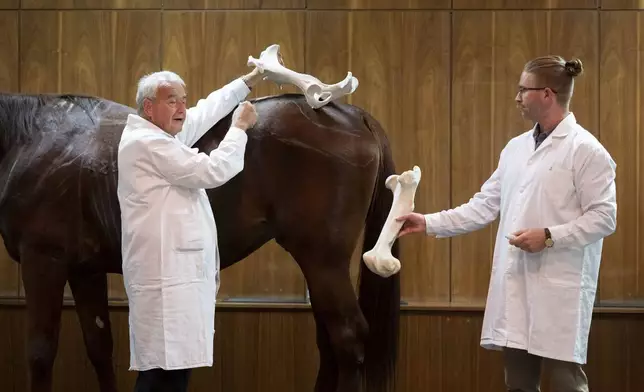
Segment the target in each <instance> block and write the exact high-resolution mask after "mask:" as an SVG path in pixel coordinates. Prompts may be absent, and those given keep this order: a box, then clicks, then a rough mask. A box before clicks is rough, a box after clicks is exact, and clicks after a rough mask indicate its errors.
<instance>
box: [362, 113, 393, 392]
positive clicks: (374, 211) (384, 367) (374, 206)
mask: <svg viewBox="0 0 644 392" xmlns="http://www.w3.org/2000/svg"><path fill="white" fill-rule="evenodd" d="M363 118H364V122H365V125H366V126H367V127H368V128H369V129H370V130H371V131H372V133H373V135H374V137H375V138H376V139H377V140H378V143H379V145H380V163H379V167H378V173H377V176H376V183H375V185H374V191H373V195H372V199H371V204H370V206H369V211H368V213H367V217H366V220H365V229H364V242H363V251H362V254H364V253H365V252H366V251H368V250H370V249H372V248H373V247H374V246H375V244H376V242H377V241H378V237H379V236H380V232H381V231H382V228H383V226H384V224H385V221H386V220H387V216H388V215H389V211H390V210H391V205H392V203H393V193H392V192H391V191H390V190H389V189H387V188H386V187H385V180H386V179H387V177H388V176H390V175H391V174H395V165H394V161H393V157H392V152H391V149H390V146H389V141H388V139H387V136H386V134H385V131H384V129H383V128H382V126H381V125H380V124H379V123H378V121H376V120H375V119H374V118H373V117H371V116H370V115H369V114H367V113H364V112H363ZM391 253H392V255H393V256H394V257H396V258H398V254H399V246H398V240H396V241H395V242H394V244H393V246H392V249H391ZM358 282H359V289H358V292H359V304H360V308H361V310H362V313H363V315H364V317H365V319H366V321H367V324H368V331H369V332H368V335H367V338H366V341H365V347H364V349H365V357H364V373H363V388H364V390H365V391H368V392H386V391H393V390H394V389H395V371H396V360H397V354H398V328H399V312H400V275H399V274H395V275H392V276H390V277H389V278H383V277H381V276H378V275H376V274H374V273H373V272H371V270H369V269H368V268H367V267H366V265H365V263H364V261H362V258H361V259H360V273H359V280H358Z"/></svg>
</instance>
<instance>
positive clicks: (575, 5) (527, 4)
mask: <svg viewBox="0 0 644 392" xmlns="http://www.w3.org/2000/svg"><path fill="white" fill-rule="evenodd" d="M597 1H599V0H485V1H481V0H453V3H452V7H453V8H454V9H499V10H503V9H524V10H525V9H553V8H554V9H562V8H563V9H583V8H591V9H592V8H597Z"/></svg>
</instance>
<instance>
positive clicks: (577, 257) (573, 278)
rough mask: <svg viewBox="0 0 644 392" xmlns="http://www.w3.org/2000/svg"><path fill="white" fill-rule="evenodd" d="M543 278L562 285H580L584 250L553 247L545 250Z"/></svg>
mask: <svg viewBox="0 0 644 392" xmlns="http://www.w3.org/2000/svg"><path fill="white" fill-rule="evenodd" d="M544 252H545V253H546V254H545V257H544V258H543V260H544V265H543V267H542V270H543V280H544V281H545V282H547V283H548V284H554V285H557V286H561V287H579V286H580V284H581V275H582V266H583V250H579V249H575V248H559V249H555V248H551V249H546V250H544Z"/></svg>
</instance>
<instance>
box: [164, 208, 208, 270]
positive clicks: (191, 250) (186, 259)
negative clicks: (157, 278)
mask: <svg viewBox="0 0 644 392" xmlns="http://www.w3.org/2000/svg"><path fill="white" fill-rule="evenodd" d="M172 218H173V219H172V225H173V227H171V228H170V230H172V234H171V237H170V238H172V240H171V243H172V249H173V260H174V268H172V269H173V271H174V276H175V277H176V278H177V279H179V280H181V281H183V282H185V281H194V280H201V279H204V278H205V276H204V273H205V272H204V271H205V249H204V246H205V245H204V242H205V241H204V237H203V230H202V226H201V220H199V219H198V218H196V217H195V216H194V215H190V214H174V215H173V217H172Z"/></svg>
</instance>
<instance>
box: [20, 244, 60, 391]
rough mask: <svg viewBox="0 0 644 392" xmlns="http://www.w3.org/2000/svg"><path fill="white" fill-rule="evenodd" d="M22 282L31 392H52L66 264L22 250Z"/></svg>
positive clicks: (29, 249) (43, 255)
mask: <svg viewBox="0 0 644 392" xmlns="http://www.w3.org/2000/svg"><path fill="white" fill-rule="evenodd" d="M21 248H22V249H21V255H20V256H21V257H20V259H21V265H22V282H23V284H24V287H25V297H26V301H27V325H28V327H27V328H28V329H27V362H28V364H29V373H30V390H31V391H32V392H50V391H51V390H52V370H53V366H54V360H55V359H56V351H57V350H58V336H59V333H60V315H61V312H62V306H63V292H64V290H65V282H66V281H67V264H66V263H65V262H64V261H61V260H55V259H52V258H51V257H49V256H48V255H47V254H46V252H39V251H38V250H37V249H36V248H29V247H27V246H25V245H23V246H22V247H21Z"/></svg>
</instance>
